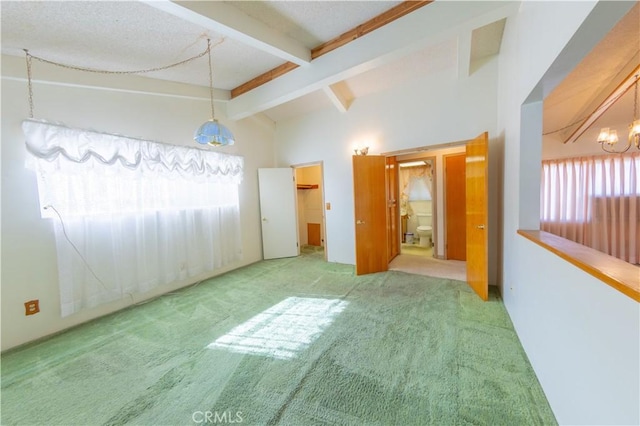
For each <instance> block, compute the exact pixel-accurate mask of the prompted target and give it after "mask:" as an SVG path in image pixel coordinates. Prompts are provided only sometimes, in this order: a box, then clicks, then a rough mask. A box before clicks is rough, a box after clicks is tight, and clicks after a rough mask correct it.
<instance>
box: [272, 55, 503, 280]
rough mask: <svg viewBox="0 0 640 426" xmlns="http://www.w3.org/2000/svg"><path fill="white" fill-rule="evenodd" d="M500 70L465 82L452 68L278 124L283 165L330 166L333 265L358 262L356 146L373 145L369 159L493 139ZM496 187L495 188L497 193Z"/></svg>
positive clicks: (492, 64)
mask: <svg viewBox="0 0 640 426" xmlns="http://www.w3.org/2000/svg"><path fill="white" fill-rule="evenodd" d="M496 72H497V60H491V61H489V62H488V63H487V64H486V65H485V66H484V67H483V68H481V69H480V70H478V71H476V72H475V73H474V74H473V75H471V76H470V77H463V78H460V79H458V77H457V75H456V73H455V72H452V70H444V71H443V72H442V73H440V74H437V75H430V76H428V77H424V78H420V79H417V80H413V81H409V82H406V83H405V84H404V85H403V86H401V87H399V88H397V89H393V90H392V91H386V92H380V93H376V94H372V95H368V96H366V97H363V98H358V99H356V100H355V101H354V102H353V104H352V105H351V107H350V108H349V110H348V111H347V112H346V113H340V112H338V111H337V110H335V109H334V108H331V109H326V110H322V111H319V112H315V113H312V114H309V115H306V116H302V117H296V118H293V119H289V120H284V121H279V122H278V123H277V126H276V156H277V162H278V165H279V166H281V167H284V166H287V165H290V164H304V163H310V162H316V161H323V162H324V180H325V202H327V203H331V210H329V211H326V212H325V213H326V241H325V244H326V246H327V250H328V260H329V261H330V262H339V263H347V264H354V263H355V253H354V247H355V240H354V235H355V229H354V203H353V178H352V171H351V170H352V163H351V157H352V155H353V149H354V147H356V146H369V148H370V150H369V153H370V154H380V153H385V152H393V151H398V150H402V149H408V148H414V147H422V146H430V145H438V144H442V143H450V142H457V141H465V140H469V139H472V138H474V137H475V136H477V135H479V134H480V133H482V132H484V131H488V132H489V134H490V137H492V135H494V134H495V126H496V114H495V110H496V103H495V102H496V93H497V75H496ZM492 142H493V141H492ZM490 149H491V146H490ZM425 155H430V154H429V152H426V153H425ZM496 168H497V167H495V166H494V171H495V169H496ZM494 178H495V176H494ZM495 183H496V182H494V185H493V188H492V189H493V190H495V189H496V188H497V185H495ZM490 192H492V194H490V204H491V206H490V214H493V216H494V217H496V216H497V213H498V212H497V199H496V198H497V197H496V196H497V194H496V193H495V191H492V190H491V189H490ZM492 197H493V198H492ZM492 201H493V203H492ZM494 229H495V228H494ZM494 248H495V246H494ZM490 251H491V250H490ZM491 256H492V258H493V260H494V262H493V264H494V267H493V268H492V269H493V271H492V273H493V275H494V276H490V279H492V280H493V281H494V282H495V269H496V268H495V264H496V262H495V258H496V253H495V250H493V252H492V253H491Z"/></svg>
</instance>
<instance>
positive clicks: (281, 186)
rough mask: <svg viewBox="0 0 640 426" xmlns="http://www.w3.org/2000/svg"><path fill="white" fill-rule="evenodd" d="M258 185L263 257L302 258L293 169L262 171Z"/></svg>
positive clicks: (259, 173) (259, 172)
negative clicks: (299, 256) (300, 256)
mask: <svg viewBox="0 0 640 426" xmlns="http://www.w3.org/2000/svg"><path fill="white" fill-rule="evenodd" d="M258 185H259V189H260V215H261V219H262V256H263V258H264V259H265V260H266V259H278V258H282V257H294V256H298V255H300V247H299V245H298V215H297V211H296V188H295V181H294V174H293V169H292V168H289V167H288V168H282V169H258Z"/></svg>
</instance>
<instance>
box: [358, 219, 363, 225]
mask: <svg viewBox="0 0 640 426" xmlns="http://www.w3.org/2000/svg"><path fill="white" fill-rule="evenodd" d="M356 225H364V220H356Z"/></svg>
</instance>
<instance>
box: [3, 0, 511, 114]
mask: <svg viewBox="0 0 640 426" xmlns="http://www.w3.org/2000/svg"><path fill="white" fill-rule="evenodd" d="M509 6H513V4H507V5H505V3H503V2H485V1H482V2H477V1H475V2H473V1H472V2H458V1H453V2H445V1H436V2H429V1H421V2H415V1H412V2H401V1H224V2H220V1H185V2H182V1H181V2H173V1H168V0H160V1H40V2H23V1H15V2H14V1H2V2H1V3H0V7H1V9H0V11H1V13H2V22H1V23H2V53H3V54H4V55H12V56H22V57H24V51H23V49H28V51H29V53H30V54H32V55H34V56H37V57H42V58H45V59H49V60H52V61H55V62H59V63H64V64H72V65H78V66H83V67H89V68H96V69H101V70H138V69H146V68H154V67H158V66H162V65H166V64H170V63H175V62H178V61H181V60H184V59H186V58H189V57H192V56H195V55H197V54H199V53H202V52H203V51H204V50H205V49H206V46H207V41H206V40H207V39H210V40H211V43H212V45H213V48H212V58H213V66H214V86H215V88H216V91H215V97H216V99H218V100H222V101H227V113H228V116H229V117H230V118H232V119H240V118H244V117H247V116H250V115H252V114H256V113H265V114H266V115H267V116H268V117H270V118H271V119H272V120H274V121H277V120H280V119H283V118H287V117H290V116H292V115H296V114H301V113H304V112H308V111H311V110H314V109H318V108H326V107H331V106H332V105H333V106H335V107H336V108H338V109H340V110H342V111H344V110H347V109H348V108H349V105H350V104H351V102H353V100H354V99H358V98H359V97H362V96H365V95H367V94H370V93H374V92H376V91H380V90H385V89H388V88H390V87H393V86H394V85H397V84H405V83H407V82H410V81H411V79H414V78H417V77H419V76H425V75H430V74H435V73H438V72H447V71H448V72H452V73H472V72H473V71H474V69H475V68H477V67H479V66H481V65H482V63H483V61H485V60H486V58H487V57H490V56H492V55H495V54H497V53H498V52H499V48H500V43H501V39H502V31H503V28H504V22H505V21H504V17H505V16H506V15H507V14H508V7H509ZM332 49H333V50H332ZM38 66H39V65H38V64H37V63H34V70H33V72H34V77H37V73H38ZM282 70H284V71H285V72H281V71H282ZM274 73H275V76H274ZM146 76H148V77H152V78H157V79H163V80H170V81H175V82H181V83H188V84H194V85H200V86H207V85H208V80H209V73H208V66H207V61H206V58H202V59H198V60H194V61H192V62H189V63H187V64H184V65H181V66H179V67H175V68H171V69H167V70H162V71H155V72H152V73H148V74H146Z"/></svg>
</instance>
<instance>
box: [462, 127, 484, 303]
mask: <svg viewBox="0 0 640 426" xmlns="http://www.w3.org/2000/svg"><path fill="white" fill-rule="evenodd" d="M488 148H489V135H488V133H487V132H484V133H483V134H481V135H480V136H478V137H477V138H475V139H474V140H473V141H471V142H469V143H467V155H466V197H467V200H466V208H467V283H469V286H470V287H471V288H472V289H473V290H474V291H475V292H476V293H477V294H478V296H480V298H481V299H482V300H487V299H488V298H489V271H488V237H487V232H488V229H487V219H488V217H487V216H488V214H487V198H488V185H487V164H488Z"/></svg>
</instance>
